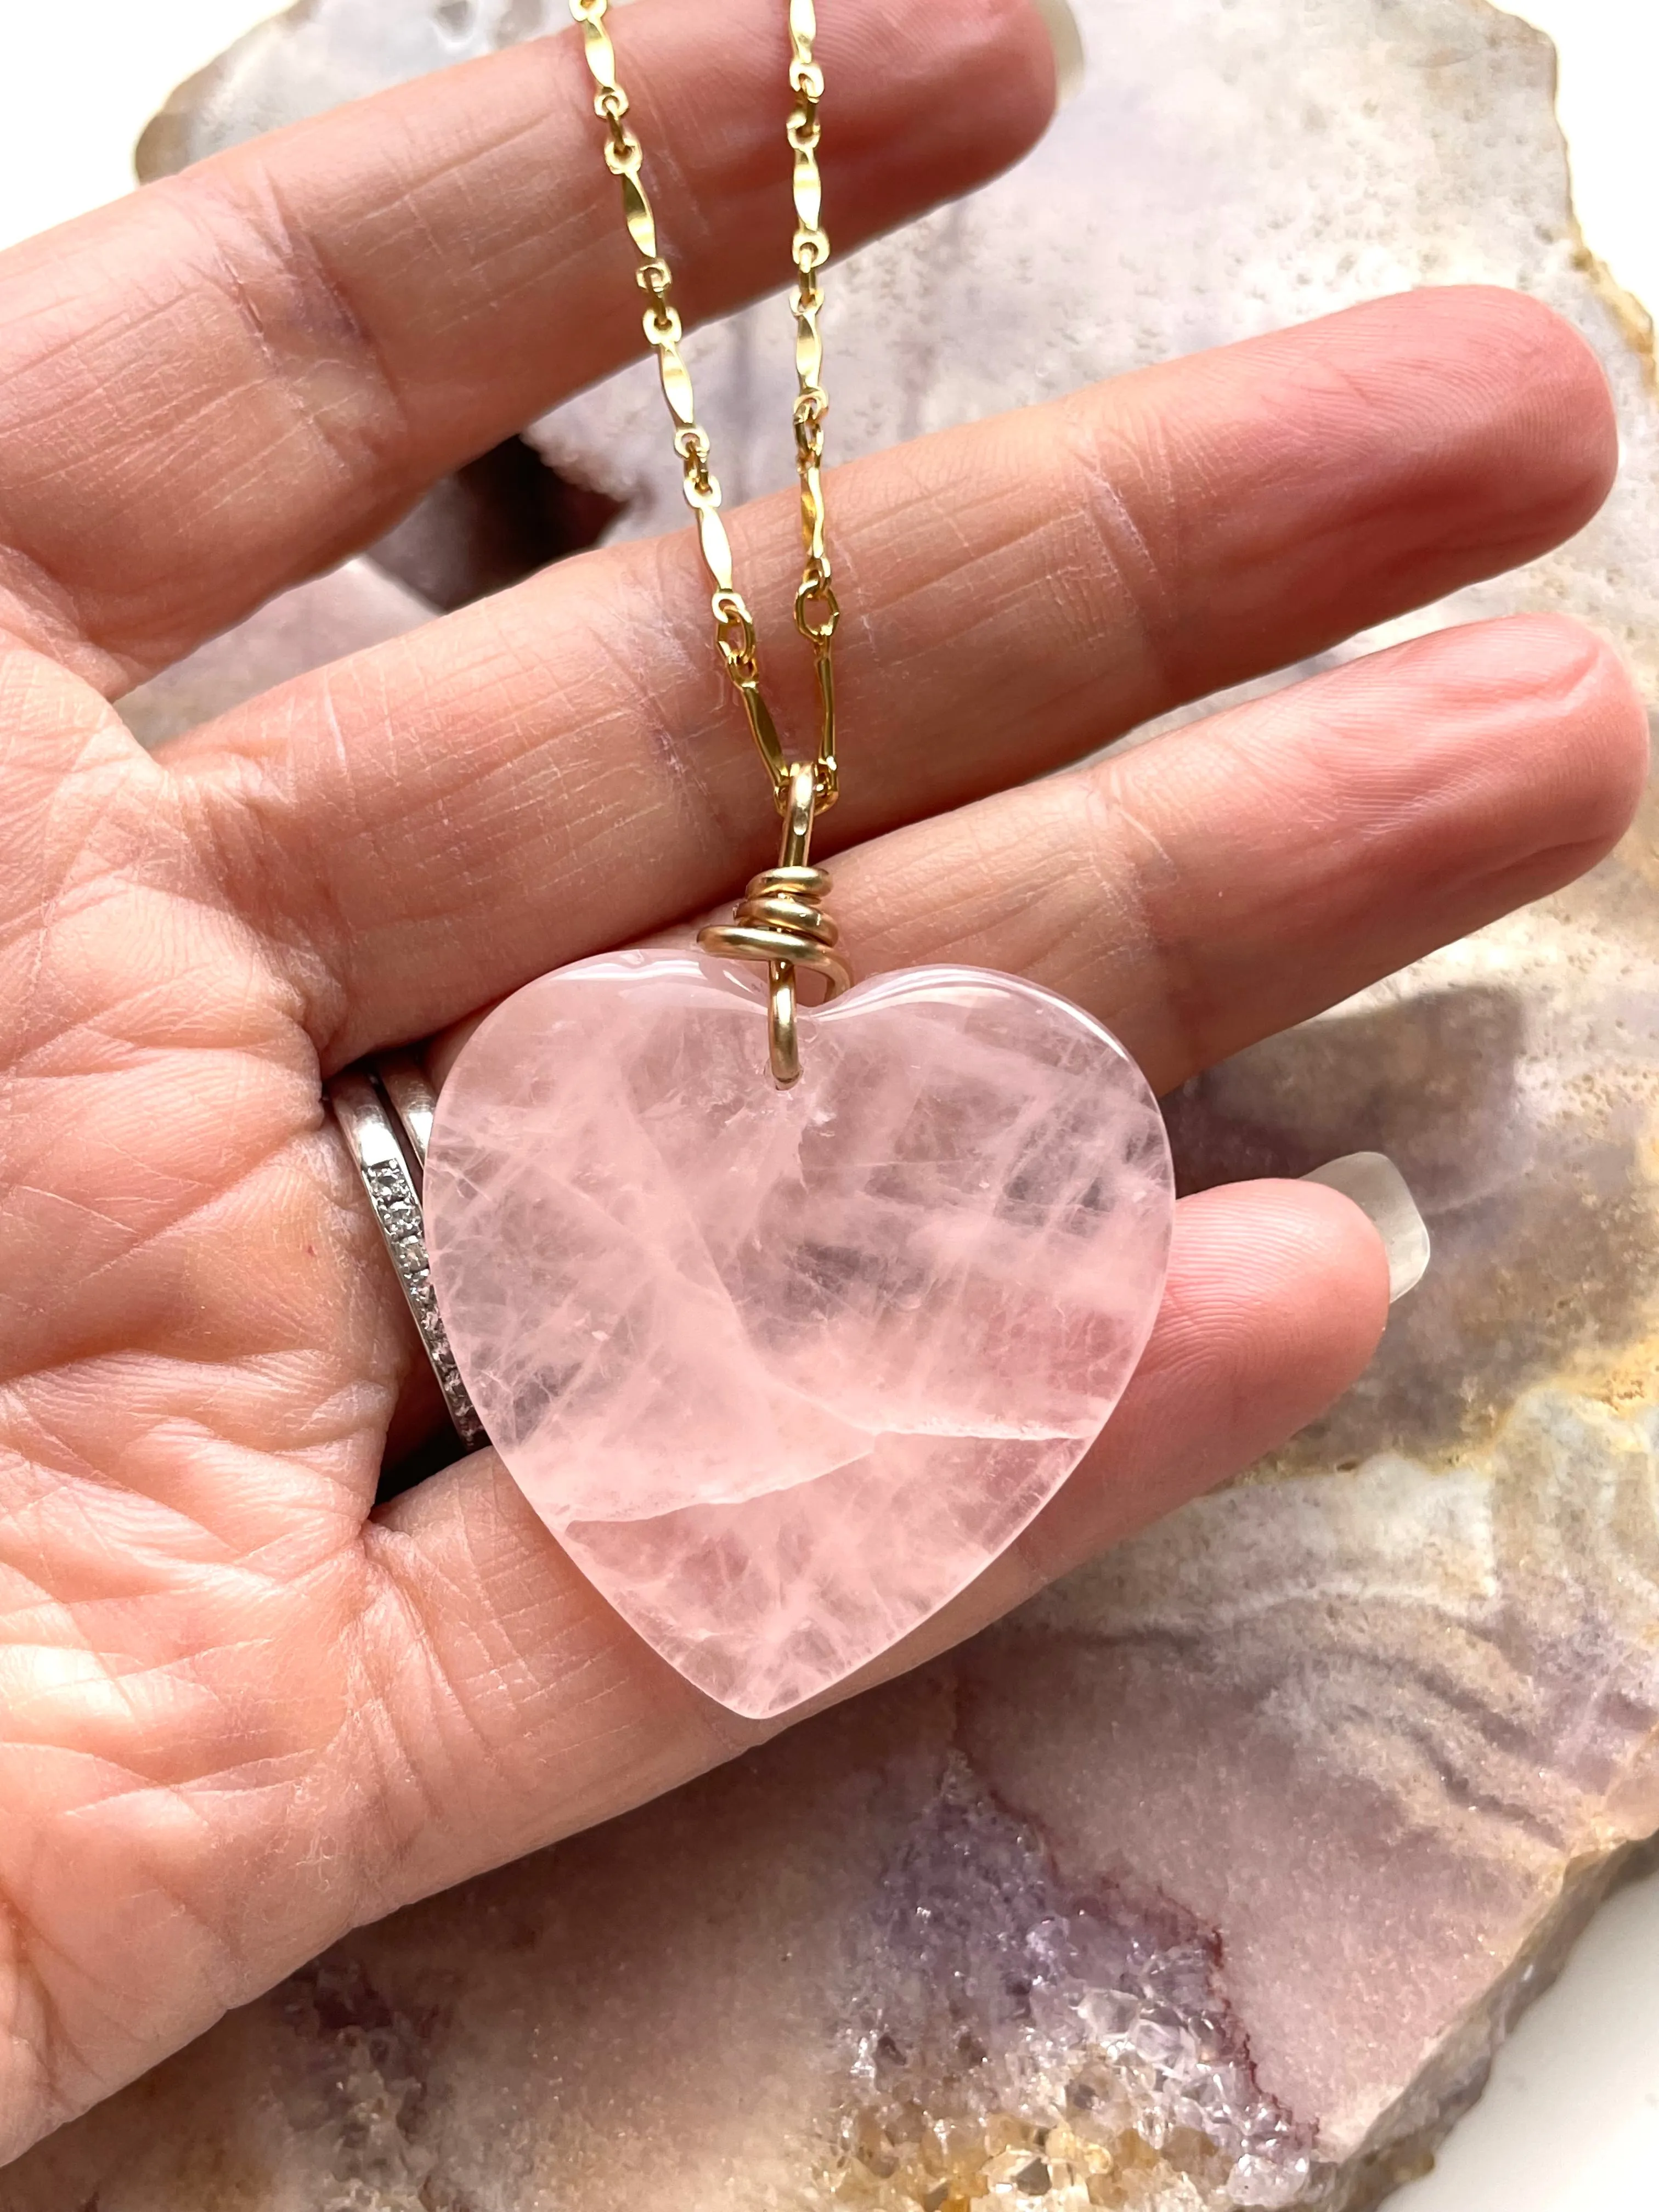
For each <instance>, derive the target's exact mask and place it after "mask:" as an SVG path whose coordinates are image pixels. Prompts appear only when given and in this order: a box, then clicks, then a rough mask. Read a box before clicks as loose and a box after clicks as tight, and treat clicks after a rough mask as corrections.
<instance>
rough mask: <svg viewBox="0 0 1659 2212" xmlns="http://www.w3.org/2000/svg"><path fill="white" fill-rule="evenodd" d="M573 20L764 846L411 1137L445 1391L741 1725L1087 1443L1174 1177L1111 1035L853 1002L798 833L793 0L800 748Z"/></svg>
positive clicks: (820, 762)
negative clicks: (677, 930)
mask: <svg viewBox="0 0 1659 2212" xmlns="http://www.w3.org/2000/svg"><path fill="white" fill-rule="evenodd" d="M570 5H571V12H572V14H573V15H574V18H575V20H576V21H577V22H578V23H579V24H580V27H581V30H582V34H583V39H584V41H585V46H586V58H587V64H588V68H589V70H590V71H591V73H592V78H593V82H594V85H595V88H596V91H595V97H594V102H593V105H594V108H595V112H597V114H598V115H599V118H600V120H601V121H602V123H603V124H604V125H605V148H604V153H605V162H606V164H607V166H608V167H609V168H610V169H611V173H612V174H613V175H615V176H616V177H617V179H618V180H619V182H620V185H621V188H622V196H623V216H624V219H625V221H626V223H627V227H628V231H629V236H630V238H631V239H632V240H633V243H634V246H635V250H636V252H637V253H638V255H639V257H640V258H639V268H638V271H637V277H638V282H639V284H640V287H641V291H642V292H643V293H644V295H645V297H646V300H647V307H646V310H645V317H644V324H645V335H646V337H647V342H648V343H649V344H650V346H651V348H652V349H653V352H654V354H655V356H656V360H657V365H658V368H659V374H660V377H661V382H662V389H663V394H664V397H665V400H666V402H667V405H668V410H669V413H670V416H671V419H672V422H673V426H674V428H673V440H674V447H675V450H676V452H677V453H678V457H679V460H680V463H681V466H682V471H683V481H684V495H685V499H686V503H687V505H688V506H689V507H690V509H691V512H692V514H693V517H694V519H695V521H696V529H697V533H698V540H699V544H700V547H701V551H702V562H703V565H704V568H706V570H707V572H708V580H709V582H710V584H711V586H712V592H711V596H710V601H709V605H710V611H711V613H712V616H713V620H714V642H715V646H716V647H717V650H718V652H719V654H720V660H721V662H722V663H723V665H724V667H725V670H726V675H727V676H728V677H729V678H730V680H731V683H732V686H733V688H734V689H735V690H736V692H737V695H738V699H739V701H740V702H741V704H742V707H743V710H744V717H745V720H746V721H747V725H748V728H749V732H750V736H751V737H752V738H753V740H754V743H755V745H756V747H757V750H758V751H759V754H760V757H761V759H762V761H763V763H764V765H765V768H766V770H767V773H768V775H769V780H770V784H771V788H772V793H773V798H774V800H775V805H776V807H777V810H778V812H779V814H780V815H781V817H782V841H781V852H780V855H779V860H778V865H777V866H776V867H775V868H771V869H769V870H767V871H766V872H764V873H763V874H762V875H759V876H757V877H756V878H754V880H753V881H752V882H751V883H750V884H749V887H748V890H747V892H746V894H745V896H744V898H743V900H742V901H741V902H740V903H739V904H738V908H737V909H736V911H735V913H734V915H733V916H732V919H731V921H724V922H718V923H714V924H711V925H710V926H708V927H706V928H704V929H703V930H702V932H701V933H700V935H699V939H698V945H699V947H700V951H698V952H692V951H621V952H613V953H607V954H605V955H602V956H600V957H597V958H593V959H588V960H583V961H580V962H578V963H575V964H574V966H572V967H569V968H565V969H558V970H556V971H555V972H554V973H553V974H551V975H544V976H543V977H542V978H541V979H540V980H539V981H537V982H534V983H531V984H528V985H526V987H525V988H524V989H522V990H520V991H519V992H517V993H515V994H514V995H513V997H512V998H510V999H508V1000H506V1001H504V1002H503V1004H502V1005H501V1006H498V1007H497V1008H496V1009H495V1012H493V1013H492V1014H490V1015H489V1017H488V1018H487V1019H486V1020H485V1021H484V1022H483V1024H481V1025H480V1027H479V1028H478V1030H477V1032H476V1033H475V1034H474V1036H472V1037H471V1039H470V1040H469V1041H468V1042H467V1044H466V1046H465V1048H464V1049H463V1051H462V1052H461V1054H460V1055H459V1058H458V1060H457V1061H456V1063H455V1066H454V1067H453V1070H452V1072H451V1073H450V1076H449V1078H448V1080H447V1083H446V1085H445V1086H444V1090H443V1092H442V1095H441V1097H440V1098H439V1100H438V1103H437V1106H436V1109H435V1115H434V1116H433V1119H432V1124H431V1128H430V1133H429V1141H428V1146H427V1149H426V1153H425V1163H424V1183H423V1190H422V1201H423V1209H424V1225H425V1233H426V1249H427V1252H428V1255H429V1261H430V1268H431V1282H432V1287H433V1290H434V1291H435V1298H436V1304H437V1308H438V1310H439V1311H440V1312H441V1317H442V1323H443V1328H444V1330H445V1331H446V1332H447V1343H448V1346H449V1348H450V1349H451V1351H452V1352H453V1359H454V1362H455V1364H456V1368H457V1369H458V1370H459V1376H461V1377H462V1378H464V1383H465V1389H464V1391H463V1392H461V1393H460V1395H461V1396H462V1398H463V1399H464V1400H465V1399H470V1403H471V1406H472V1407H476V1408H477V1415H478V1417H479V1419H481V1421H482V1425H483V1430H484V1431H487V1433H488V1436H489V1440H490V1441H491V1442H492V1443H494V1444H495V1447H496V1449H498V1451H499V1452H500V1454H501V1459H502V1461H503V1462H504V1464H505V1465H506V1467H507V1470H508V1472H509V1473H510V1474H512V1475H513V1479H514V1480H515V1481H516V1482H517V1483H518V1484H519V1486H520V1488H521V1489H522V1490H523V1491H524V1492H525V1494H526V1498H528V1499H529V1501H530V1503H531V1504H532V1506H533V1507H534V1509H535V1510H536V1511H537V1512H538V1514H539V1515H540V1516H541V1517H542V1518H543V1519H544V1521H545V1522H547V1523H548V1525H549V1527H550V1528H552V1530H553V1531H554V1533H555V1534H556V1535H557V1537H558V1538H559V1540H560V1541H561V1542H562V1544H563V1546H564V1547H565V1548H566V1550H567V1551H568V1553H570V1555H571V1557H572V1558H573V1559H574V1561H575V1562H576V1564H577V1565H578V1566H580V1568H581V1570H582V1571H584V1572H585V1573H586V1575H587V1576H588V1577H589V1578H590V1579H591V1580H592V1582H593V1583H595V1584H596V1586H597V1587H598V1588H599V1590H600V1591H601V1592H602V1593H603V1594H604V1595H605V1597H606V1598H607V1599H608V1600H609V1601H610V1602H611V1604H612V1605H613V1606H614V1607H616V1608H617V1611H618V1612H620V1613H622V1614H623V1617H624V1618H625V1619H626V1620H628V1621H629V1623H630V1624H631V1625H632V1626H634V1627H635V1629H636V1630H637V1631H638V1632H639V1633H640V1634H641V1636H643V1637H644V1638H646V1639H647V1642H648V1643H650V1644H652V1645H653V1647H654V1648H655V1649H656V1650H658V1651H659V1653H660V1654H661V1655H662V1656H664V1657H665V1658H666V1659H667V1660H669V1661H670V1662H671V1663H672V1664H673V1665H674V1666H676V1667H677V1668H679V1669H680V1671H681V1672H682V1673H683V1674H685V1675H686V1676H687V1677H688V1678H689V1679H690V1680H691V1681H693V1682H694V1683H696V1685H697V1686H699V1687H700V1688H702V1689H703V1690H705V1691H706V1692H708V1694H709V1695H711V1696H713V1697H714V1698H716V1699H720V1701H721V1702H722V1703H724V1704H726V1705H729V1706H730V1707H732V1709H733V1710H734V1711H738V1712H740V1713H744V1714H746V1715H750V1716H753V1717H768V1716H771V1715H775V1714H777V1713H781V1712H783V1711H787V1710H789V1709H790V1708H791V1707H793V1706H794V1705H799V1704H800V1703H802V1702H803V1701H804V1700H805V1699H810V1698H812V1697H815V1696H817V1695H818V1694H819V1693H820V1692H823V1691H824V1690H826V1689H828V1688H829V1687H831V1686H833V1685H835V1684H836V1683H837V1682H840V1681H842V1680H845V1679H846V1678H847V1677H848V1676H849V1675H851V1674H854V1673H856V1672H857V1671H858V1670H859V1669H860V1668H863V1667H866V1665H868V1664H869V1663H870V1662H872V1661H874V1660H876V1659H877V1658H878V1657H879V1656H880V1655H881V1654H882V1653H883V1652H884V1651H886V1650H889V1649H890V1647H891V1646H892V1645H893V1644H896V1643H897V1642H898V1641H899V1640H900V1639H901V1638H902V1637H904V1636H906V1635H907V1634H908V1633H909V1632H911V1631H913V1630H915V1629H916V1628H918V1627H919V1626H921V1624H922V1623H923V1622H925V1621H926V1620H927V1619H928V1618H929V1617H930V1616H931V1615H933V1613H937V1612H938V1611H939V1608H940V1607H942V1606H944V1605H945V1604H946V1603H948V1602H949V1601H950V1600H951V1598H953V1597H954V1596H956V1595H957V1594H958V1593H959V1592H960V1591H961V1590H963V1589H964V1588H965V1587H966V1586H967V1584H968V1583H970V1582H971V1581H972V1580H973V1579H974V1578H975V1576H976V1575H978V1574H979V1573H981V1571H983V1570H984V1569H985V1568H987V1566H988V1565H991V1563H992V1562H993V1561H994V1560H995V1559H997V1558H998V1557H999V1556H1000V1554H1001V1553H1004V1552H1005V1551H1006V1550H1007V1549H1008V1547H1010V1546H1011V1545H1013V1544H1015V1543H1016V1542H1017V1541H1018V1538H1019V1536H1020V1534H1021V1533H1022V1531H1023V1530H1024V1528H1026V1527H1027V1526H1028V1525H1029V1523H1030V1521H1031V1520H1032V1518H1033V1517H1034V1516H1035V1515H1036V1513H1037V1512H1038V1511H1039V1510H1041V1508H1042V1506H1043V1505H1044V1504H1046V1503H1047V1502H1048V1499H1049V1498H1052V1497H1053V1496H1054V1492H1056V1491H1057V1490H1058V1489H1059V1487H1060V1484H1061V1483H1062V1482H1064V1480H1066V1476H1067V1475H1068V1474H1071V1472H1072V1471H1073V1468H1075V1467H1076V1466H1077V1464H1078V1462H1079V1460H1081V1458H1082V1457H1083V1455H1084V1454H1085V1452H1086V1451H1087V1450H1088V1449H1089V1447H1090V1446H1091V1444H1092V1443H1093V1442H1094V1441H1095V1439H1096V1437H1097V1436H1098V1434H1099V1432H1100V1431H1101V1429H1102V1427H1103V1425H1104V1423H1105V1421H1106V1420H1107V1419H1108V1417H1109V1414H1110V1413H1111V1412H1112V1409H1113V1407H1115V1404H1116V1402H1117V1401H1118V1398H1119V1397H1120V1396H1121V1393H1122V1391H1123V1389H1124V1387H1125V1385H1126V1384H1127V1381H1128V1379H1129V1377H1130V1376H1131V1375H1132V1373H1133V1370H1134V1367H1135V1365H1136V1363H1137V1362H1138V1360H1139V1357H1140V1353H1141V1352H1142V1350H1143V1348H1144V1346H1145V1344H1146V1338H1147V1335H1148V1334H1149V1333H1150V1330H1151V1328H1152V1320H1153V1318H1154V1316H1155V1314H1156V1311H1157V1308H1158V1299H1159V1297H1160V1294H1161V1291H1162V1286H1163V1279H1164V1266H1165V1262H1166V1260H1167V1256H1168V1249H1169V1241H1170V1225H1171V1216H1172V1206H1173V1174H1172V1170H1171V1167H1170V1153H1169V1147H1168V1144H1167V1141H1166V1139H1165V1137H1164V1126H1163V1121H1162V1119H1161V1117H1160V1115H1159V1114H1158V1107H1157V1103H1156V1101H1155V1100H1154V1099H1153V1097H1152V1093H1151V1091H1150V1090H1149V1089H1148V1087H1147V1085H1146V1080H1145V1078H1144V1077H1143V1076H1142V1075H1141V1073H1140V1071H1139V1068H1138V1067H1136V1066H1135V1064H1134V1062H1133V1060H1131V1059H1130V1058H1129V1057H1128V1055H1127V1053H1125V1052H1124V1050H1123V1048H1122V1047H1121V1045H1119V1044H1118V1042H1116V1040H1115V1038H1114V1037H1113V1036H1111V1035H1110V1033H1109V1031H1107V1030H1104V1029H1103V1028H1102V1027H1101V1026H1100V1024H1098V1023H1097V1022H1095V1021H1094V1020H1092V1019H1091V1018H1090V1017H1089V1016H1087V1015H1085V1013H1083V1012H1080V1011H1079V1009H1078V1008H1077V1007H1075V1006H1072V1005H1070V1004H1069V1003H1068V1002H1067V1001H1066V1000H1063V999H1060V998H1058V997H1057V996H1055V995H1054V994H1053V993H1051V992H1048V991H1045V990H1042V989H1041V988H1040V987H1037V986H1036V985H1034V984H1030V983H1027V982H1024V981H1020V980H1019V979H1018V978H1015V977H1012V976H1007V975H997V974H994V973H992V972H990V971H987V970H984V969H969V968H952V967H931V968H919V969H904V970H901V971H898V972H896V973H894V974H890V975H880V976H877V977H875V978H873V979H872V980H871V981H867V982H866V983H864V984H862V985H860V986H858V987H853V984H852V976H851V972H850V970H849V969H848V964H847V963H846V960H845V959H844V957H843V956H842V952H841V951H840V948H839V942H838V933H837V931H836V925H835V923H834V922H833V921H830V919H829V915H827V914H826V913H825V911H824V901H825V899H826V897H827V896H828V894H829V890H830V888H831V884H830V878H829V875H828V874H827V873H826V872H824V871H823V869H821V868H817V867H815V866H812V865H811V840H812V833H813V828H814V824H815V822H816V820H817V817H818V816H820V815H822V814H823V813H825V812H826V811H828V810H829V808H830V807H831V806H833V805H834V804H835V802H836V798H837V796H838V793H839V777H840V770H839V767H838V763H837V758H836V693H835V678H834V668H833V661H832V645H833V641H834V637H835V633H836V623H837V620H838V612H839V611H838V608H837V605H836V595H835V590H834V586H833V580H832V574H831V567H830V560H829V551H828V550H827V545H826V539H825V507H824V493H823V479H822V474H821V471H822V466H823V429H824V419H825V413H826V410H827V407H828V401H827V399H826V398H825V394H824V391H823V381H822V379H823V342H822V337H821V334H820V330H819V318H820V313H821V311H822V308H823V286H822V283H821V275H822V271H823V267H824V264H825V262H826V261H827V259H828V258H829V241H828V240H827V238H826V237H825V235H824V233H823V228H822V223H821V191H822V187H821V181H820V174H819V168H818V158H817V153H818V143H819V129H820V126H819V114H818V111H819V104H820V101H821V100H822V98H823V72H822V70H821V69H820V67H819V65H818V64H817V61H816V59H815V58H814V53H813V46H814V41H815V38H816V23H815V21H814V9H813V0H788V9H789V34H790V50H791V51H790V64H789V87H790V90H791V92H792V94H793V107H792V110H791V112H790V115H789V118H788V124H787V141H788V145H789V148H790V150H791V154H792V155H793V178H794V203H795V213H796V228H795V234H794V264H795V277H796V282H795V285H794V289H793V293H792V295H791V298H790V307H791V310H792V313H793V319H794V325H795V368H796V377H797V385H798V396H797V398H796V401H795V405H794V412H793V427H794V437H795V449H796V456H797V460H798V464H799V478H800V498H801V525H802V539H803V544H804V550H805V562H804V566H803V570H802V575H801V582H800V586H799V590H798V592H796V595H795V605H794V617H795V625H796V628H797V629H798V630H799V633H800V635H801V636H802V637H803V638H804V639H805V641H806V644H807V645H808V647H810V649H811V653H812V659H813V668H814V673H815V679H816V688H817V709H818V729H817V741H816V744H815V745H814V747H813V748H812V750H811V753H810V755H808V756H806V757H791V755H790V753H789V751H788V750H787V748H786V747H785V745H784V743H783V741H782V739H781V737H780V734H779V732H778V729H777V726H776V724H775V721H774V720H773V717H772V715H771V714H770V712H769V709H768V707H767V704H766V702H765V700H764V698H763V695H762V691H761V686H760V676H759V665H758V658H757V641H756V628H755V623H754V620H753V617H752V616H751V615H750V610H749V607H748V605H747V604H746V602H745V601H744V598H743V596H742V594H741V592H739V591H738V587H737V585H736V582H735V580H734V576H733V573H732V549H731V544H730V541H729V539H728V538H727V536H726V528H725V525H724V523H723V522H722V520H721V518H720V487H719V484H718V482H717V481H716V479H715V477H714V475H713V473H712V472H711V471H710V468H709V456H710V448H709V441H708V436H707V435H706V434H705V432H704V431H703V429H702V427H701V426H700V424H699V423H698V422H697V419H696V405H695V402H694V398H693V394H692V387H691V380H690V374H689V373H688V371H687V368H686V366H685V362H684V359H683V357H682V355H681V350H680V345H681V337H682V331H681V324H680V319H679V316H678V313H676V311H675V309H674V307H673V305H672V302H671V289H672V277H671V271H670V269H669V265H668V264H667V262H666V260H665V258H663V256H662V254H661V252H659V244H658V238H657V227H656V220H655V216H654V214H653V210H652V206H651V203H650V200H649V198H648V197H647V193H646V190H645V187H644V185H643V183H642V181H641V165H642V160H643V156H642V153H641V146H640V143H639V140H638V138H637V137H635V133H634V131H633V130H632V129H631V128H630V126H629V120H628V116H629V105H628V100H627V97H626V95H625V94H624V93H623V89H622V87H621V85H620V83H619V82H618V80H617V61H616V54H615V50H614V48H613V46H612V43H611V35H610V32H609V30H608V28H607V27H606V15H607V13H608V0H570ZM802 969H805V971H806V972H807V973H808V974H809V975H816V976H817V977H818V978H819V979H821V982H822V985H823V989H824V992H825V997H824V1000H823V1003H821V1004H820V1005H818V1006H811V1007H802V1006H800V1005H799V1003H798V994H797V976H798V974H799V971H800V970H802ZM757 971H758V972H757ZM1035 1579H1036V1578H1035V1577H1033V1582H1034V1586H1035Z"/></svg>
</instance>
